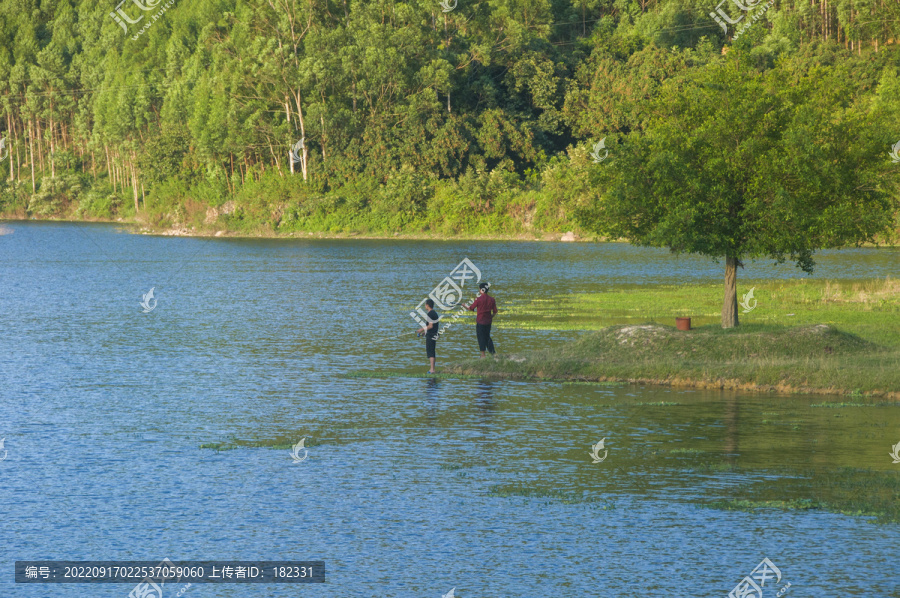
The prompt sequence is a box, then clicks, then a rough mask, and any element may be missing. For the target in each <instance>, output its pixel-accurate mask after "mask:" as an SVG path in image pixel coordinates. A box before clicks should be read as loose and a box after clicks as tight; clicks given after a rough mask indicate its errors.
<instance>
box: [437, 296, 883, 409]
mask: <svg viewBox="0 0 900 598" xmlns="http://www.w3.org/2000/svg"><path fill="white" fill-rule="evenodd" d="M758 284H759V285H760V286H758V287H757V290H756V297H757V299H758V301H759V303H758V304H757V308H756V310H754V311H752V312H751V314H750V315H747V316H744V317H743V323H742V324H741V325H740V326H738V327H737V328H733V329H728V330H724V329H722V328H721V326H720V325H719V324H718V323H711V324H706V325H701V326H698V327H696V328H694V329H693V330H691V331H688V332H681V331H678V330H676V329H675V328H674V326H671V325H663V324H660V323H659V322H667V323H674V316H675V315H687V314H688V313H690V314H693V315H694V316H696V314H698V313H700V314H701V315H702V316H703V317H707V318H708V319H716V320H718V316H717V315H716V316H715V318H713V313H714V312H713V310H718V308H719V302H721V293H722V290H721V286H712V285H693V286H690V285H685V286H680V287H655V288H632V289H625V290H618V291H610V292H603V293H595V294H590V295H577V296H575V298H574V299H570V298H569V297H568V296H561V297H560V298H559V299H558V300H556V299H555V298H554V299H550V300H548V299H546V298H543V299H542V300H540V301H535V302H534V303H533V304H531V305H530V306H525V307H519V308H514V309H511V311H513V312H514V314H513V315H512V316H511V317H510V321H509V324H508V325H509V326H521V327H524V328H539V327H543V328H550V329H553V328H559V327H566V328H568V327H581V328H583V329H585V330H596V329H597V328H599V330H596V331H593V332H588V333H586V334H584V335H583V336H582V337H581V338H579V339H578V340H576V341H575V342H572V343H567V344H565V345H561V346H558V347H548V348H546V349H542V350H537V351H534V352H532V353H528V354H522V355H518V356H505V357H501V358H500V359H497V360H469V361H465V362H461V363H458V364H454V365H452V366H451V367H450V369H449V371H451V372H454V373H456V374H461V375H467V376H471V375H476V376H477V375H480V376H495V377H512V378H520V379H554V380H556V379H566V378H569V379H572V378H575V379H580V380H606V381H639V382H650V383H661V384H673V385H683V386H699V387H707V388H735V389H756V390H768V391H779V392H821V393H826V394H837V395H844V396H850V397H859V398H863V397H869V396H882V397H886V398H890V399H896V398H900V284H898V281H894V280H890V279H886V280H883V281H869V282H864V283H846V284H843V285H840V284H836V283H831V282H828V281H825V282H816V281H803V282H794V281H784V282H779V283H775V282H769V283H765V285H763V284H762V283H758ZM685 305H691V306H693V309H692V310H691V311H690V312H687V311H686V310H685V309H684V308H683V306H685ZM679 306H682V307H679ZM632 312H635V313H634V314H633V315H631V316H629V315H627V314H629V313H632ZM637 312H639V313H641V314H642V315H641V317H642V318H643V319H642V320H636V323H635V324H630V325H628V324H626V325H623V324H622V323H621V321H622V320H623V319H625V320H626V321H627V320H628V319H629V318H636V317H637V315H636V313H637ZM716 313H717V312H716ZM554 314H556V315H558V316H559V318H558V320H559V321H556V322H554V321H552V320H553V318H552V317H551V318H548V317H547V316H548V315H551V316H552V315H554ZM787 314H791V315H790V317H788V315H787ZM616 319H618V320H619V323H618V324H614V325H608V324H609V322H610V321H612V320H616ZM604 324H606V326H603V325H604ZM510 357H513V358H514V359H511V358H510ZM523 358H524V359H523Z"/></svg>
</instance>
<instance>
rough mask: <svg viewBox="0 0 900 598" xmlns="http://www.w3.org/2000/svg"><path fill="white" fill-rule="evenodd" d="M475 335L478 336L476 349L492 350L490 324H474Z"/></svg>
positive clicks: (490, 351) (492, 342) (491, 351)
mask: <svg viewBox="0 0 900 598" xmlns="http://www.w3.org/2000/svg"><path fill="white" fill-rule="evenodd" d="M475 335H476V336H477V337H478V350H479V351H487V352H489V353H493V352H494V341H493V340H491V325H490V324H475Z"/></svg>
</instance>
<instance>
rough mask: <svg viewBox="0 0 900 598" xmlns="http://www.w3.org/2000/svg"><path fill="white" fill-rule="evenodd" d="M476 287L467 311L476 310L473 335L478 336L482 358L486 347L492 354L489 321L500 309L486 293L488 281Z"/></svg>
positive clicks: (488, 286) (488, 285)
mask: <svg viewBox="0 0 900 598" xmlns="http://www.w3.org/2000/svg"><path fill="white" fill-rule="evenodd" d="M478 288H479V289H480V290H479V292H478V298H477V299H475V301H473V302H472V304H471V305H469V311H474V310H476V309H477V310H478V315H477V316H475V335H476V336H477V337H478V349H479V350H480V351H481V357H482V358H484V350H485V349H487V350H488V351H489V352H490V354H491V355H493V354H494V341H492V340H491V322H492V321H493V320H494V316H496V315H497V312H498V311H500V310H498V309H497V302H496V301H494V298H493V297H491V296H490V295H488V289H489V288H491V285H490V283H488V282H483V283H481V284H480V285H479V286H478Z"/></svg>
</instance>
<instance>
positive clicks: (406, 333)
mask: <svg viewBox="0 0 900 598" xmlns="http://www.w3.org/2000/svg"><path fill="white" fill-rule="evenodd" d="M418 333H419V331H418V330H413V331H412V332H404V333H403V334H398V335H397V336H386V337H384V338H378V339H375V340H374V341H372V342H373V343H377V342H379V341H389V340H393V339H395V338H400V337H401V336H409V335H410V334H418Z"/></svg>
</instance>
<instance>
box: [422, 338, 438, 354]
mask: <svg viewBox="0 0 900 598" xmlns="http://www.w3.org/2000/svg"><path fill="white" fill-rule="evenodd" d="M435 349H437V341H436V340H434V339H430V338H426V339H425V354H426V355H427V356H428V357H437V355H435V353H434V351H435Z"/></svg>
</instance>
